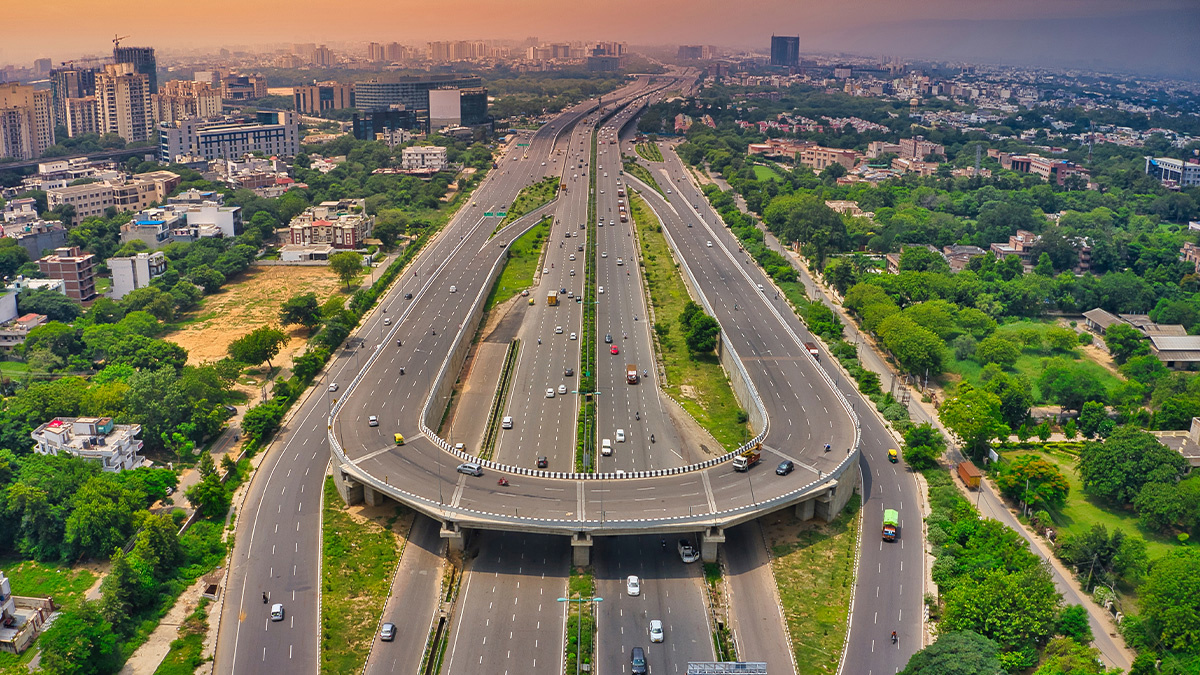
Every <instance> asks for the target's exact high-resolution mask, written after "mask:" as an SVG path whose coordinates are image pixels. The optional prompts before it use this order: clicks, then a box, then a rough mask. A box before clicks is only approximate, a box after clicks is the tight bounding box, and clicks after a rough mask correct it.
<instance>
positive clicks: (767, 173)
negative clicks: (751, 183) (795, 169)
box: [754, 164, 780, 181]
mask: <svg viewBox="0 0 1200 675" xmlns="http://www.w3.org/2000/svg"><path fill="white" fill-rule="evenodd" d="M754 177H755V178H757V179H758V180H760V181H761V180H779V178H780V176H779V174H778V173H776V172H775V170H774V169H772V168H771V167H769V166H763V165H762V164H755V165H754Z"/></svg>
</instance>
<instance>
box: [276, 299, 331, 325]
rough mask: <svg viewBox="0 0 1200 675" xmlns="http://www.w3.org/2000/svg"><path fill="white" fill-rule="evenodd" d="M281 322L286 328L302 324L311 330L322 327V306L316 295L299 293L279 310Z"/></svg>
mask: <svg viewBox="0 0 1200 675" xmlns="http://www.w3.org/2000/svg"><path fill="white" fill-rule="evenodd" d="M279 322H280V323H281V324H283V325H285V326H287V325H290V324H300V325H301V326H304V327H305V328H308V329H309V330H312V329H313V328H316V327H317V326H319V325H321V306H320V303H318V302H317V294H316V293H299V294H297V295H293V296H292V297H290V298H288V299H287V301H286V302H284V303H283V306H282V307H280V308H279Z"/></svg>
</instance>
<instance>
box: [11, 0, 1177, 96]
mask: <svg viewBox="0 0 1200 675" xmlns="http://www.w3.org/2000/svg"><path fill="white" fill-rule="evenodd" d="M0 2H3V4H4V5H6V7H5V11H4V17H5V19H4V25H3V26H2V27H0V63H5V62H12V63H24V62H31V61H32V60H33V59H34V58H38V57H44V56H45V57H51V58H53V59H54V60H55V61H56V62H57V61H60V60H64V59H68V58H72V57H74V56H78V55H81V54H99V53H103V52H105V51H108V50H110V49H111V39H112V36H113V35H114V34H120V35H130V36H132V37H130V38H129V39H128V40H127V41H126V44H130V45H150V46H155V47H158V48H159V49H162V50H164V51H169V50H170V47H171V46H172V45H177V46H179V47H197V48H205V49H207V48H212V49H214V50H215V49H216V48H217V47H220V46H227V45H262V44H268V43H281V42H319V43H335V42H348V41H349V42H352V41H369V40H374V41H399V42H410V43H421V42H425V41H427V40H441V39H489V38H516V39H520V38H524V37H527V36H536V37H538V38H540V39H542V40H572V39H580V40H624V41H626V42H629V43H630V44H634V45H649V44H672V45H673V44H680V43H704V44H716V45H721V46H729V47H758V48H765V46H766V43H767V42H768V38H769V36H770V34H771V33H772V32H773V31H774V32H778V33H781V34H783V33H792V34H799V35H800V36H801V50H802V51H803V52H816V51H820V52H836V51H845V52H850V53H856V54H864V55H895V56H902V57H918V58H920V57H927V58H947V59H963V60H975V61H981V62H986V61H996V62H1008V63H1017V64H1034V65H1036V64H1045V65H1055V64H1059V65H1071V66H1096V67H1100V68H1119V69H1121V70H1128V71H1143V72H1155V71H1157V72H1166V73H1171V74H1175V75H1182V76H1190V78H1189V79H1200V65H1198V64H1200V40H1197V35H1200V0H986V1H985V0H844V1H841V2H837V1H831V0H819V1H817V0H741V1H735V0H605V2H603V3H598V2H571V1H570V0H566V1H562V0H555V1H552V0H510V1H508V2H503V1H501V0H421V1H420V2H417V1H414V0H352V1H350V2H329V1H318V0H289V1H288V2H250V1H249V0H207V1H205V2H195V3H191V2H179V1H178V0H168V1H166V2H164V1H163V0H38V1H33V0H0ZM601 8H602V9H601Z"/></svg>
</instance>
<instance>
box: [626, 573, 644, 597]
mask: <svg viewBox="0 0 1200 675" xmlns="http://www.w3.org/2000/svg"><path fill="white" fill-rule="evenodd" d="M625 592H626V593H628V594H629V595H630V596H631V597H636V596H639V595H641V594H642V582H641V580H640V579H638V578H637V575H636V574H630V575H629V577H628V578H627V579H625Z"/></svg>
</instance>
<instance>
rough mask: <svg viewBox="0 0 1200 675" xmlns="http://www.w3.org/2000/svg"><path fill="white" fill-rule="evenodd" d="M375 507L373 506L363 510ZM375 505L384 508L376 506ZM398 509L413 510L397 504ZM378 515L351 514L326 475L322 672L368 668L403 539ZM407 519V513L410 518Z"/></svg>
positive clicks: (392, 523) (344, 671)
mask: <svg viewBox="0 0 1200 675" xmlns="http://www.w3.org/2000/svg"><path fill="white" fill-rule="evenodd" d="M368 510H372V507H368V508H367V509H364V511H368ZM373 510H379V509H378V508H374V509H373ZM397 513H398V514H400V513H404V514H408V512H407V511H406V510H402V509H401V508H400V507H397ZM386 520H387V527H385V526H384V525H381V524H379V523H377V522H375V520H374V519H368V518H363V517H355V516H352V515H351V513H350V511H349V510H348V509H347V508H346V507H345V506H344V504H343V502H342V498H341V496H340V495H338V492H337V488H336V487H334V484H333V478H326V479H325V505H324V514H323V517H322V528H323V534H322V537H323V538H322V551H321V557H322V560H321V673H323V674H325V675H329V674H333V673H346V674H347V675H348V674H350V673H358V672H361V671H362V669H363V665H364V664H365V662H366V658H367V653H368V652H369V651H370V647H371V642H372V641H373V640H374V639H375V628H376V626H377V625H378V624H379V615H380V613H381V612H382V611H383V605H384V602H385V601H386V599H387V596H388V589H389V588H390V587H391V582H392V575H393V573H394V572H395V569H396V561H398V560H399V559H400V551H401V549H402V547H403V542H402V541H400V540H399V537H397V535H396V534H395V532H394V531H392V529H391V526H392V525H394V523H395V521H396V520H397V519H396V518H387V519H386ZM405 520H407V518H405Z"/></svg>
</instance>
